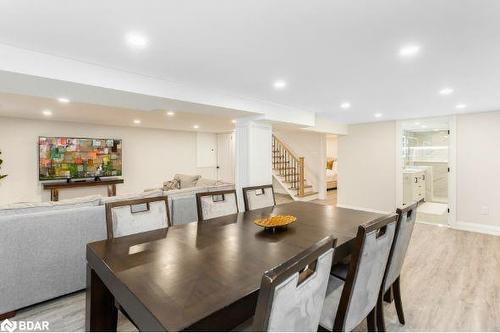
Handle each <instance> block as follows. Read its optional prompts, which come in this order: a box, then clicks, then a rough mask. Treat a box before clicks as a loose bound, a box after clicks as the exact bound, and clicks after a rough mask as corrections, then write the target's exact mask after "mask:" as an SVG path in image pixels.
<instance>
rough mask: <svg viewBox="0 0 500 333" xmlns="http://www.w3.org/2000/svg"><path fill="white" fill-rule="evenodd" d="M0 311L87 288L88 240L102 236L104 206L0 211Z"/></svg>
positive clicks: (104, 224)
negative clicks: (6, 212) (10, 212)
mask: <svg viewBox="0 0 500 333" xmlns="http://www.w3.org/2000/svg"><path fill="white" fill-rule="evenodd" d="M0 230H1V231H2V232H0V267H1V270H2V272H1V274H0V314H3V313H7V312H10V311H14V310H17V309H20V308H23V307H26V306H28V305H32V304H35V303H38V302H42V301H46V300H48V299H51V298H54V297H58V296H61V295H65V294H68V293H71V292H74V291H77V290H80V289H83V288H85V276H86V273H85V272H86V259H85V247H86V245H87V243H90V242H93V241H97V240H102V239H105V238H106V220H105V214H104V206H102V205H98V206H95V205H89V206H87V207H77V206H76V207H75V206H73V207H72V206H66V207H64V209H52V208H51V207H46V208H45V209H44V210H38V211H36V212H19V213H12V214H3V215H0Z"/></svg>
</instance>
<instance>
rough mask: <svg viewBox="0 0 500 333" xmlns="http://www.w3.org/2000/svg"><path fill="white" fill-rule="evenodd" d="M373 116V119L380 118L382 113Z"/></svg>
mask: <svg viewBox="0 0 500 333" xmlns="http://www.w3.org/2000/svg"><path fill="white" fill-rule="evenodd" d="M373 116H374V117H375V118H381V117H382V113H375V114H374V115H373Z"/></svg>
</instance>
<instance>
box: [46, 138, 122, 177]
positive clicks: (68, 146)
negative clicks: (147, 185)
mask: <svg viewBox="0 0 500 333" xmlns="http://www.w3.org/2000/svg"><path fill="white" fill-rule="evenodd" d="M38 149H39V179H40V180H53V179H82V178H96V177H114V176H121V175H122V140H117V139H92V138H70V137H39V140H38Z"/></svg>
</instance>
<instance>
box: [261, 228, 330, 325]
mask: <svg viewBox="0 0 500 333" xmlns="http://www.w3.org/2000/svg"><path fill="white" fill-rule="evenodd" d="M335 242H336V239H334V238H333V237H331V236H330V237H327V238H325V239H323V240H321V241H320V242H318V243H316V244H314V245H313V246H312V247H310V248H308V249H307V250H305V251H303V252H302V253H300V254H299V255H297V256H296V257H294V258H292V259H290V260H288V261H287V262H285V263H284V264H281V265H280V266H278V267H276V268H274V269H272V270H269V271H267V272H266V273H265V274H264V276H263V277H262V282H261V286H260V291H259V298H258V300H257V307H256V310H255V316H254V319H253V326H252V331H256V332H262V331H294V332H300V331H303V332H314V331H316V330H317V329H318V325H319V320H320V316H321V310H322V308H323V301H324V299H325V294H326V288H327V285H328V277H329V275H330V268H331V265H332V259H333V248H334V246H335Z"/></svg>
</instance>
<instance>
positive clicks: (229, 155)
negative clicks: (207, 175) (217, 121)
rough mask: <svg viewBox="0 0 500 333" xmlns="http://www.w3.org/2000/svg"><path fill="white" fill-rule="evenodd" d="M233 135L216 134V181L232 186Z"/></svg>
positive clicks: (233, 165) (233, 170)
mask: <svg viewBox="0 0 500 333" xmlns="http://www.w3.org/2000/svg"><path fill="white" fill-rule="evenodd" d="M234 149H235V143H234V133H221V134H217V180H218V181H222V182H226V183H231V184H234V174H235V161H234V159H235V150H234Z"/></svg>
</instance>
